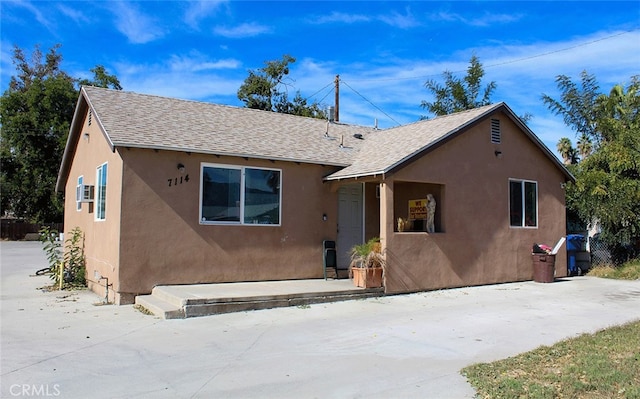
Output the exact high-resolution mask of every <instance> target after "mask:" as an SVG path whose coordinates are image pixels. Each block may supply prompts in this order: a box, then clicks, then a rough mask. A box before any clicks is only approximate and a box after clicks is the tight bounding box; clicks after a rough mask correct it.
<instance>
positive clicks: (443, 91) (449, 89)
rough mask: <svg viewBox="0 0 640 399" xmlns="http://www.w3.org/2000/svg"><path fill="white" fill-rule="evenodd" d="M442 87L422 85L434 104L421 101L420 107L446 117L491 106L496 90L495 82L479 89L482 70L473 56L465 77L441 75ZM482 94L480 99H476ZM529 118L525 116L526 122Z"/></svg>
mask: <svg viewBox="0 0 640 399" xmlns="http://www.w3.org/2000/svg"><path fill="white" fill-rule="evenodd" d="M442 76H443V78H444V81H445V83H444V86H443V85H441V84H439V83H438V82H436V81H435V80H428V81H427V82H426V83H425V84H424V85H425V87H426V88H427V89H428V90H429V91H431V93H433V95H434V96H435V101H434V102H427V101H422V103H421V104H420V106H421V107H422V108H423V109H426V110H428V111H429V112H431V113H432V114H435V115H436V116H442V115H448V114H452V113H454V112H459V111H465V110H468V109H473V108H477V107H481V106H484V105H489V104H491V94H492V93H493V91H494V90H495V89H496V87H497V85H496V83H495V82H490V83H489V84H487V85H486V86H485V87H484V89H481V86H482V78H483V77H484V69H483V68H482V64H481V63H480V60H479V59H478V57H476V56H475V55H474V56H472V57H471V60H470V61H469V67H468V68H467V75H466V76H465V77H464V78H462V79H460V78H458V77H456V76H454V75H453V73H452V72H450V71H445V72H444V73H443V75H442ZM481 92H482V98H481V99H478V96H480V93H481ZM529 118H530V116H525V119H526V120H528V119H529Z"/></svg>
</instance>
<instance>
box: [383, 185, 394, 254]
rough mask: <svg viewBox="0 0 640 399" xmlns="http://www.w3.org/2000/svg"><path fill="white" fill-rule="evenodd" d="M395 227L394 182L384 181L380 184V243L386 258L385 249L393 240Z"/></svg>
mask: <svg viewBox="0 0 640 399" xmlns="http://www.w3.org/2000/svg"><path fill="white" fill-rule="evenodd" d="M393 225H394V221H393V181H392V180H383V181H382V182H381V183H380V243H381V245H382V250H383V254H385V257H386V251H385V249H386V248H387V247H388V246H389V244H390V241H391V240H392V238H393ZM387 260H388V259H387ZM387 264H388V263H387Z"/></svg>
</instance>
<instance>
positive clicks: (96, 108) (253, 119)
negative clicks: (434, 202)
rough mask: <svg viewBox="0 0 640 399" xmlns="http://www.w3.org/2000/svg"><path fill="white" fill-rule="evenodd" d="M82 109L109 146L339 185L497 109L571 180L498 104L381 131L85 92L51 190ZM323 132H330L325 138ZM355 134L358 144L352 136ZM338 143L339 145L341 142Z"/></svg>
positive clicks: (65, 168)
mask: <svg viewBox="0 0 640 399" xmlns="http://www.w3.org/2000/svg"><path fill="white" fill-rule="evenodd" d="M87 106H88V107H89V108H90V109H91V110H92V111H93V115H94V118H95V119H97V120H98V122H99V123H100V125H101V127H102V129H103V131H104V133H105V135H106V138H107V140H108V141H109V142H110V144H111V145H112V147H120V146H122V147H138V148H151V149H164V150H172V151H185V152H194V153H203V154H217V155H229V156H240V157H249V158H261V159H270V160H282V161H294V162H304V163H315V164H323V165H333V166H341V167H344V168H343V169H341V170H339V171H337V172H335V173H334V174H332V175H330V176H328V177H326V180H340V179H348V178H355V177H363V176H372V175H377V174H383V173H388V172H389V171H391V170H393V169H394V168H396V167H398V166H400V165H402V164H403V163H404V162H406V161H408V160H410V159H411V158H413V157H415V156H417V155H419V154H421V153H423V152H424V151H426V150H428V149H430V148H431V147H433V146H435V145H437V144H438V143H440V142H442V141H444V140H446V139H447V138H449V137H451V136H452V135H455V134H456V133H457V132H461V131H462V130H463V129H465V128H466V127H467V126H468V125H469V124H471V123H474V122H475V121H477V120H479V119H480V118H482V117H484V116H486V115H488V114H490V113H493V112H496V111H497V110H499V109H501V110H503V111H504V112H505V113H506V114H507V115H508V116H509V117H510V118H511V119H512V120H513V121H514V122H515V123H517V124H519V126H520V127H521V129H522V130H523V131H524V133H525V134H526V135H528V136H529V137H530V139H531V140H532V141H533V142H534V143H535V144H536V145H537V146H538V147H539V148H540V149H541V150H542V151H543V152H544V153H545V154H546V155H547V157H549V158H550V159H551V160H552V161H553V162H555V164H556V165H557V166H558V168H560V169H561V170H562V171H563V173H564V174H565V176H566V177H567V179H568V180H573V176H571V174H570V173H569V171H568V170H567V169H566V168H565V167H564V165H562V164H561V163H560V161H559V160H558V159H557V158H556V157H555V155H553V153H552V152H551V151H549V149H548V148H547V147H546V146H545V145H544V144H543V143H542V142H541V141H540V139H538V138H537V137H536V136H535V134H534V133H533V132H531V130H529V128H528V127H526V125H524V124H523V123H522V122H521V121H520V119H519V118H518V117H517V116H516V115H515V114H514V113H513V111H511V110H510V109H509V107H508V106H507V105H506V104H504V103H498V104H494V105H488V106H485V107H479V108H475V109H472V110H468V111H464V112H459V113H455V114H451V115H446V116H441V117H438V118H435V119H431V120H425V121H420V122H416V123H412V124H409V125H404V126H400V127H396V128H391V129H386V130H376V129H374V128H370V127H364V126H355V125H345V124H340V123H327V121H324V120H320V119H314V118H305V117H299V116H293V115H286V114H280V113H275V112H268V111H259V110H253V109H248V108H239V107H231V106H225V105H218V104H211V103H203V102H196V101H187V100H178V99H173V98H166V97H159V96H152V95H145V94H137V93H132V92H125V91H116V90H108V89H101V88H96V87H83V88H82V93H81V97H80V99H79V101H78V106H77V108H76V114H75V115H74V120H73V121H72V127H71V131H70V134H69V139H68V142H67V146H66V148H65V153H64V155H63V160H62V165H61V167H60V172H59V174H58V182H57V183H56V190H57V191H63V190H64V185H65V184H66V180H67V177H68V176H67V175H68V172H69V168H70V165H71V161H72V158H73V156H74V153H75V145H76V143H77V140H78V137H79V135H80V131H79V129H80V128H81V127H80V126H79V124H80V123H81V117H82V116H81V115H79V114H81V113H83V112H86V110H87ZM327 133H328V134H327ZM356 135H359V136H360V137H361V138H356V137H355V136H356ZM341 143H342V144H343V145H340V144H341Z"/></svg>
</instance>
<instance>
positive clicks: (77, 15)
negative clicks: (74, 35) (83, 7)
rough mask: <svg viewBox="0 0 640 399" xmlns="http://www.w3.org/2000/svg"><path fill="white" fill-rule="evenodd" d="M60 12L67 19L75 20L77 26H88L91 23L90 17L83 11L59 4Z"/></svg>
mask: <svg viewBox="0 0 640 399" xmlns="http://www.w3.org/2000/svg"><path fill="white" fill-rule="evenodd" d="M72 4H73V3H72ZM58 10H60V12H61V13H63V14H64V15H66V16H67V17H69V18H71V19H73V20H74V21H75V22H76V23H77V24H86V23H89V21H90V19H89V17H88V16H86V15H85V14H84V13H83V12H82V11H79V10H76V9H73V8H71V7H68V6H67V5H66V4H58Z"/></svg>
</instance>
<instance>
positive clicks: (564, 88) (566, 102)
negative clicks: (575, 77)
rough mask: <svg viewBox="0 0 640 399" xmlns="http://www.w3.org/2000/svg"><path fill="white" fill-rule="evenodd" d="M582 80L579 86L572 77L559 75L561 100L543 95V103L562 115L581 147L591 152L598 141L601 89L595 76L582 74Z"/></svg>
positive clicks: (558, 84) (557, 81)
mask: <svg viewBox="0 0 640 399" xmlns="http://www.w3.org/2000/svg"><path fill="white" fill-rule="evenodd" d="M580 80H581V82H580V83H581V84H580V86H578V85H577V84H576V83H575V82H573V81H572V80H571V78H570V77H568V76H566V75H558V76H557V77H556V84H557V86H558V89H560V91H561V92H562V94H561V95H560V100H556V99H554V98H552V97H551V96H549V95H547V94H542V101H543V102H544V104H545V105H546V106H547V107H548V108H549V110H551V111H552V112H554V113H555V114H556V115H562V117H563V118H564V123H565V124H566V125H567V126H569V127H570V128H572V129H573V130H575V131H576V132H577V134H578V135H579V136H580V142H581V145H580V147H581V148H584V149H586V148H589V152H590V150H591V147H592V142H593V141H594V140H595V141H598V133H597V131H596V119H597V116H596V114H595V112H596V100H597V98H598V96H599V95H600V93H599V90H600V87H599V86H598V82H597V81H596V78H595V76H593V75H590V74H588V73H587V71H582V72H581V74H580Z"/></svg>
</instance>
